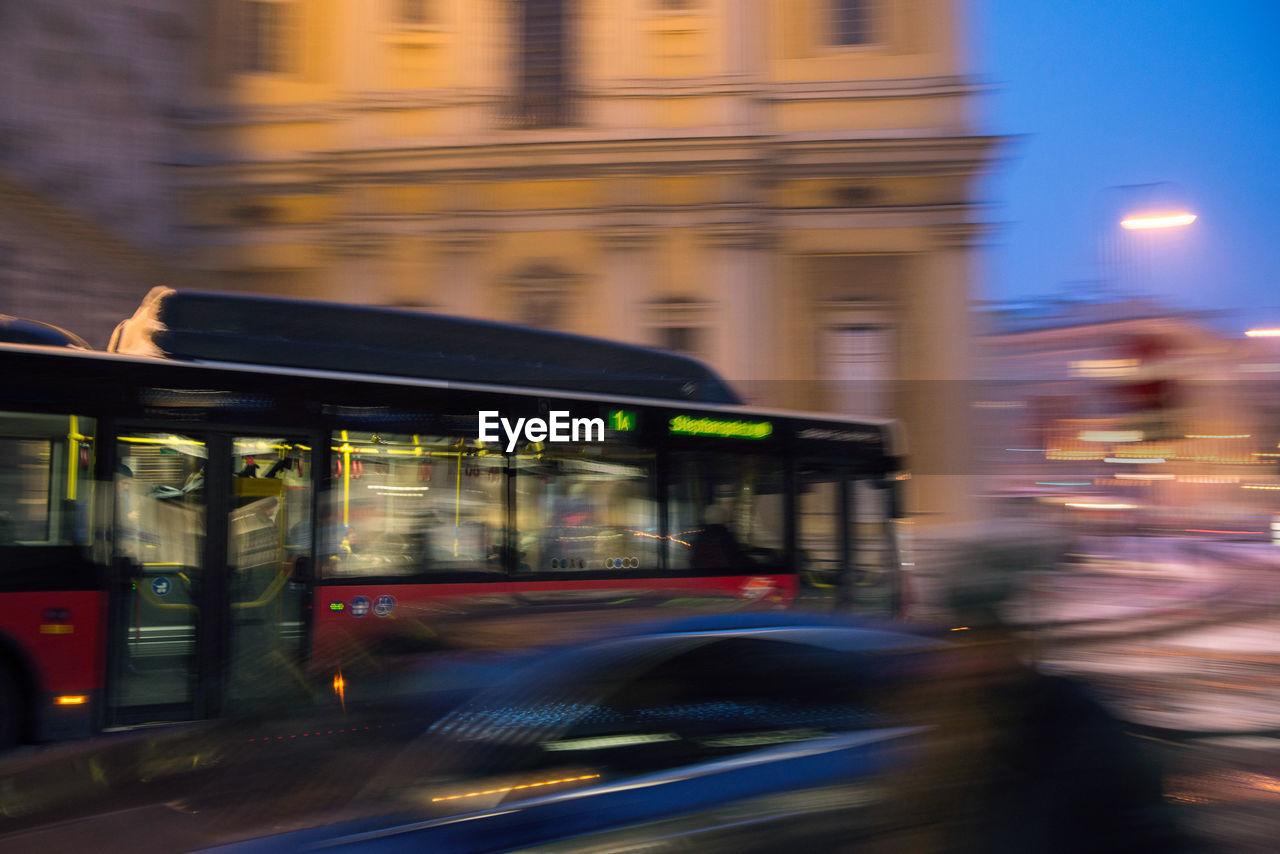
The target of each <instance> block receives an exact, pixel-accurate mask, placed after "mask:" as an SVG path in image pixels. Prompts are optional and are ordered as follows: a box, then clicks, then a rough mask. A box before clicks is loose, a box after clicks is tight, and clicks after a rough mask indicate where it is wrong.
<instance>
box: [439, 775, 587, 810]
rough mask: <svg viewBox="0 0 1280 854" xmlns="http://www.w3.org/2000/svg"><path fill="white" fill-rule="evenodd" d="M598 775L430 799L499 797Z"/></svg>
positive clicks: (449, 799) (564, 778) (451, 799)
mask: <svg viewBox="0 0 1280 854" xmlns="http://www.w3.org/2000/svg"><path fill="white" fill-rule="evenodd" d="M599 776H600V775H599V774H583V775H582V776H581V777H563V778H561V779H559V780H543V781H542V782H541V783H525V784H524V785H521V786H503V787H502V788H500V789H485V790H484V791H483V792H467V793H466V794H465V795H446V796H445V797H443V798H432V799H431V801H432V802H433V803H435V802H437V801H456V800H459V799H460V798H478V797H480V796H481V795H499V794H502V793H503V792H517V791H519V790H521V789H536V788H538V787H540V786H554V785H556V784H557V783H576V782H578V781H579V780H594V779H596V778H597V777H599Z"/></svg>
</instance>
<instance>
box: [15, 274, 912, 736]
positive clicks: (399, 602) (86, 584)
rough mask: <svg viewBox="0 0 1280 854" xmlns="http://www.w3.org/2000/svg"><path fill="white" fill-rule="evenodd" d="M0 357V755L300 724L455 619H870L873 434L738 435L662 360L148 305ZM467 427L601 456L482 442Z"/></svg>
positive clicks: (878, 530) (727, 410) (534, 342)
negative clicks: (718, 604) (643, 595)
mask: <svg viewBox="0 0 1280 854" xmlns="http://www.w3.org/2000/svg"><path fill="white" fill-rule="evenodd" d="M11 327H12V328H14V329H16V328H17V327H16V326H13V325H11ZM32 328H34V327H32ZM10 337H11V338H12V337H20V336H10ZM26 340H27V343H7V344H0V371H2V372H3V374H4V377H5V382H4V386H3V389H4V390H3V392H2V394H3V400H2V401H0V739H3V740H4V741H7V742H12V741H14V740H16V739H18V738H21V737H26V738H33V739H54V738H60V737H72V736H76V735H83V734H87V733H90V732H93V731H96V730H100V729H103V728H109V727H120V726H130V725H136V724H142V723H148V722H162V721H184V720H197V719H203V718H211V717H221V716H226V715H234V714H238V713H241V712H247V711H255V710H261V709H263V708H273V707H279V704H282V703H293V702H303V701H306V698H307V697H308V696H309V695H308V692H309V691H312V690H314V689H313V687H312V686H316V685H320V686H326V685H328V684H330V682H331V680H332V677H333V675H334V674H336V673H337V672H338V671H339V669H340V668H341V667H343V665H344V663H346V664H349V663H351V661H352V660H353V659H354V658H356V657H358V656H359V655H361V654H363V652H364V651H367V650H368V649H370V647H371V645H374V644H376V643H377V642H378V641H379V639H382V638H386V637H390V636H394V635H396V634H397V633H405V632H407V631H409V629H410V628H411V627H414V626H421V625H423V624H424V623H426V624H428V625H429V623H430V620H431V619H432V616H433V615H434V614H436V613H437V612H438V611H439V610H441V609H452V608H455V607H457V606H458V605H459V604H460V603H464V602H470V601H484V602H486V603H489V604H493V603H504V604H508V605H510V606H511V607H519V606H520V605H521V604H523V603H529V602H546V601H558V600H570V599H577V600H580V599H584V598H588V599H589V598H591V597H610V598H613V599H617V598H625V597H626V596H629V595H633V594H636V593H638V592H650V593H651V592H653V591H661V592H663V593H666V594H674V595H683V594H684V593H687V594H689V595H701V594H705V593H709V592H715V593H720V594H728V595H732V596H738V597H742V598H746V599H752V600H756V602H757V603H758V604H764V605H768V604H776V605H777V606H779V607H782V606H786V605H789V604H791V603H793V602H794V601H795V600H796V598H797V596H798V595H801V594H802V592H804V591H808V593H805V595H817V594H813V591H814V590H821V589H823V588H827V590H828V593H829V594H830V596H831V598H832V599H836V598H838V599H839V600H840V602H841V603H842V604H844V605H846V606H848V607H850V608H853V609H858V610H863V611H866V612H869V613H876V614H881V615H886V616H892V615H894V614H896V613H898V612H899V611H900V609H901V607H902V590H903V581H902V577H901V570H900V561H899V560H898V557H897V553H896V549H895V546H894V539H893V534H892V531H893V524H892V520H893V517H894V516H895V515H897V514H896V506H897V501H896V500H895V495H896V492H895V489H894V485H895V477H897V476H898V472H899V471H900V469H901V467H902V466H901V459H900V453H901V450H900V448H898V447H896V446H895V432H894V428H893V425H892V424H890V423H888V422H884V421H877V420H867V419H862V420H859V419H851V418H839V417H825V416H816V415H806V414H796V413H778V412H769V411H763V410H760V409H755V408H751V407H747V406H744V405H742V404H741V403H740V401H738V399H737V398H736V396H735V395H734V393H733V391H732V390H731V389H730V388H729V387H728V386H727V385H726V384H725V383H724V382H723V381H721V380H720V379H719V378H718V377H716V376H715V375H714V374H712V373H711V372H710V371H708V370H707V369H706V368H705V367H703V366H702V365H700V364H699V363H697V362H695V361H692V360H688V359H684V358H682V357H678V356H673V355H670V354H666V353H660V352H656V351H650V350H645V349H642V348H636V347H630V346H627V345H621V344H614V343H610V342H604V341H596V340H592V339H586V338H580V337H576V336H570V335H560V334H555V333H549V332H541V331H536V330H529V329H523V328H519V327H512V326H504V325H500V324H492V323H486V322H481V321H472V320H461V319H457V318H447V317H438V316H432V315H425V314H420V313H415V312H408V311H397V310H391V309H374V308H368V307H358V306H347V305H339V304H333V303H314V302H306V301H300V300H288V299H276V298H266V297H245V296H231V295H220V294H202V293H178V292H174V291H170V290H167V289H156V291H153V292H152V294H151V295H150V296H149V297H148V298H147V301H146V302H145V303H144V305H143V307H142V308H140V309H139V311H138V313H137V314H136V315H135V316H134V317H133V318H131V319H130V320H128V321H125V322H124V323H122V324H121V327H120V328H119V329H118V330H117V333H116V335H115V336H114V337H113V341H112V345H111V346H110V347H109V351H108V352H94V351H90V350H87V349H85V348H83V346H82V342H78V341H77V340H72V339H67V340H65V341H58V340H57V339H55V338H53V337H51V336H44V337H41V335H37V336H35V337H34V338H27V339H26ZM58 344H63V345H64V346H57V345H58ZM482 412H488V413H498V414H500V416H501V417H503V418H506V419H508V420H509V423H511V424H515V423H517V421H518V419H526V421H525V423H526V424H530V423H531V422H530V419H539V420H541V421H542V422H543V423H544V424H545V423H546V422H549V421H553V420H555V419H556V418H563V417H567V418H571V419H572V420H579V421H581V422H582V423H583V425H596V424H597V422H598V425H597V426H600V427H601V429H600V430H598V431H596V435H590V432H591V431H589V430H588V431H586V432H585V433H584V434H583V435H580V436H579V437H578V440H577V441H573V437H572V435H571V434H570V435H568V436H567V437H560V438H567V441H552V439H553V438H556V437H555V436H550V435H545V436H544V435H542V434H541V433H538V432H537V431H536V430H533V431H526V432H525V434H523V435H519V436H517V437H515V438H514V439H509V438H508V437H507V436H506V435H500V436H499V438H498V441H494V440H493V438H494V437H493V436H491V435H490V436H488V437H487V438H486V437H485V436H484V435H482V432H481V429H480V419H479V414H480V413H482ZM532 423H536V422H532ZM546 432H547V431H546V429H545V428H544V430H543V431H542V433H546ZM299 698H302V699H299ZM273 704H275V705H273Z"/></svg>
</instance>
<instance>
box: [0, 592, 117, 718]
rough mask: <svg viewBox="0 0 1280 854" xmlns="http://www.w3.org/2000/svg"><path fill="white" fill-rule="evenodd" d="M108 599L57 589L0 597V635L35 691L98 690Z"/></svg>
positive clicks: (103, 596)
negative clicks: (13, 650) (25, 670)
mask: <svg viewBox="0 0 1280 854" xmlns="http://www.w3.org/2000/svg"><path fill="white" fill-rule="evenodd" d="M106 613H107V594H105V593H103V592H102V591H98V590H56V591H36V592H29V593H28V592H22V593H3V594H0V635H3V636H4V637H5V639H7V640H8V641H9V642H10V643H12V644H13V645H14V646H15V647H16V648H17V653H18V655H19V657H20V663H21V664H22V666H24V667H27V668H29V669H30V670H31V671H32V673H31V677H32V679H33V680H34V682H35V688H36V690H37V691H39V692H42V693H49V694H66V695H79V694H82V693H85V692H90V691H97V690H99V689H100V688H101V687H102V681H103V673H104V672H105V670H106V666H105V651H104V649H103V646H104V645H103V638H104V631H103V627H104V626H105V625H106Z"/></svg>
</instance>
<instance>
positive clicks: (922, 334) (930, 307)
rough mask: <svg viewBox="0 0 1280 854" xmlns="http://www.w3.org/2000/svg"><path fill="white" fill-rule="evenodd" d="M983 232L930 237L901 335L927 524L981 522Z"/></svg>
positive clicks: (906, 409)
mask: <svg viewBox="0 0 1280 854" xmlns="http://www.w3.org/2000/svg"><path fill="white" fill-rule="evenodd" d="M985 231H986V229H985V227H984V226H982V225H978V224H970V223H957V224H952V225H943V226H935V227H933V228H931V229H930V230H929V240H930V249H929V250H928V251H926V252H924V253H921V255H920V256H919V258H918V261H917V263H916V264H915V265H914V267H915V269H914V271H913V272H914V274H913V276H912V281H911V283H910V286H909V288H908V295H907V312H906V316H905V324H904V326H905V328H904V330H903V333H904V334H903V337H904V342H903V343H904V345H905V346H904V351H905V354H906V355H905V358H904V360H903V365H902V367H903V375H904V379H905V380H906V390H905V394H904V396H903V401H902V403H903V413H902V417H903V421H904V426H905V427H906V430H907V441H908V447H910V449H911V459H910V465H911V469H912V481H911V487H912V489H911V492H912V493H914V494H913V495H912V496H911V497H912V504H911V507H912V510H913V511H915V512H918V513H920V514H922V516H921V521H922V522H923V523H926V524H930V523H934V522H941V523H956V522H967V521H973V520H976V519H979V518H981V516H982V508H981V506H980V504H979V502H978V501H977V498H978V496H979V495H980V494H981V480H980V475H981V472H980V471H979V465H978V456H977V453H976V450H977V449H976V448H975V446H974V435H973V425H972V413H973V410H972V407H971V404H972V403H973V399H974V397H973V395H974V392H975V389H974V383H975V380H976V359H975V357H974V346H975V342H974V340H973V316H972V307H971V305H970V300H971V296H972V294H971V290H972V287H973V283H974V282H975V281H976V279H975V276H974V270H973V267H974V255H975V247H976V245H977V243H978V241H979V239H980V238H981V236H982V235H983V234H984V233H985Z"/></svg>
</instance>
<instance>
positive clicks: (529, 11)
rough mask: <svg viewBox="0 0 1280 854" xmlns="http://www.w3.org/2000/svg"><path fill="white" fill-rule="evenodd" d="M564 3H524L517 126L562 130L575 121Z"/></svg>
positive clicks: (546, 0) (561, 0)
mask: <svg viewBox="0 0 1280 854" xmlns="http://www.w3.org/2000/svg"><path fill="white" fill-rule="evenodd" d="M567 6H568V3H566V2H565V0H525V2H524V3H522V4H521V12H520V15H521V17H520V50H519V52H518V53H517V55H516V64H517V65H516V67H517V81H518V82H517V93H516V102H515V105H514V110H513V115H512V119H513V123H514V124H515V125H516V126H517V127H528V128H535V127H559V126H564V125H568V124H569V123H570V120H571V118H572V110H571V107H572V104H571V101H570V92H569V10H568V9H567V8H566V7H567Z"/></svg>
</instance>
